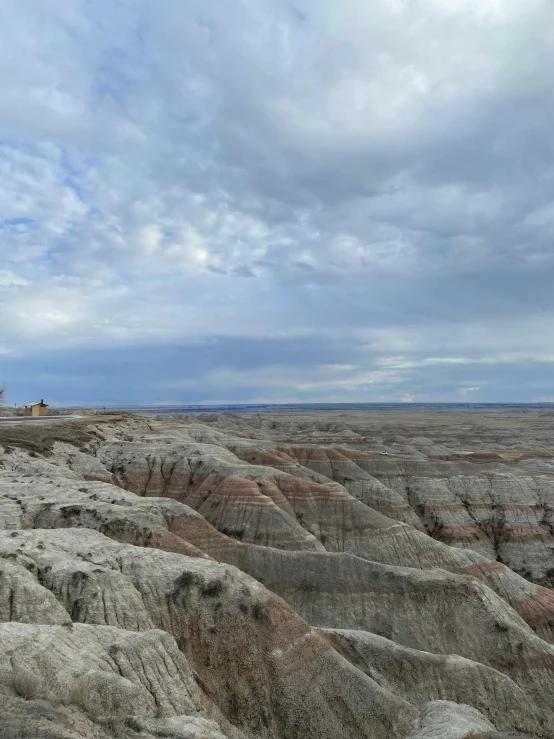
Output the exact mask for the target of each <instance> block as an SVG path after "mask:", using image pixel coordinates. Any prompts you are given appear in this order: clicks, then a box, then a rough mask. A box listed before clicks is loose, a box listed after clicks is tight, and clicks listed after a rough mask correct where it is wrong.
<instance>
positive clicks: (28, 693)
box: [11, 667, 42, 700]
mask: <svg viewBox="0 0 554 739" xmlns="http://www.w3.org/2000/svg"><path fill="white" fill-rule="evenodd" d="M11 686H12V689H13V691H14V692H15V693H16V694H17V695H18V696H19V697H20V698H25V700H33V699H35V698H39V697H40V695H41V692H42V691H41V686H40V678H39V677H38V675H36V674H35V673H34V672H31V671H30V670H27V669H25V668H23V667H20V668H16V669H14V671H13V676H12V680H11Z"/></svg>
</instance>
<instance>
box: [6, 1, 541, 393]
mask: <svg viewBox="0 0 554 739" xmlns="http://www.w3.org/2000/svg"><path fill="white" fill-rule="evenodd" d="M0 11H1V12H2V17H3V23H2V29H1V30H0V40H1V41H2V43H1V44H0V69H1V70H3V71H1V72H0V89H1V91H2V94H1V95H0V319H1V320H2V334H1V345H2V347H3V351H5V352H9V353H8V354H3V355H2V360H1V361H0V375H1V374H2V373H3V374H7V373H12V372H13V367H14V365H13V364H4V357H9V358H10V359H9V361H10V362H20V363H21V365H20V366H22V367H23V365H24V364H25V363H26V362H31V361H33V360H35V361H36V360H37V359H38V357H39V356H41V357H42V356H46V355H47V354H48V356H50V354H49V353H50V352H58V354H57V356H58V357H59V366H58V370H57V372H58V375H59V377H60V380H59V384H58V385H56V384H55V382H54V384H53V385H52V386H51V387H52V390H51V392H52V393H55V394H57V396H58V397H59V398H62V396H63V391H64V387H66V385H65V384H64V380H63V379H62V378H63V377H64V365H65V362H66V358H67V356H69V355H68V352H76V353H78V354H80V355H81V356H83V357H84V356H85V354H86V353H87V351H89V350H94V351H95V352H97V353H98V354H99V355H101V356H103V357H105V358H106V361H108V358H110V357H112V358H113V357H114V356H116V354H114V352H117V351H118V350H119V349H122V350H125V351H128V352H130V354H129V356H133V357H136V358H140V357H141V356H145V355H146V354H147V353H149V352H152V351H154V352H155V351H156V347H165V348H164V352H166V351H169V350H168V349H167V347H170V346H174V347H175V348H176V350H177V349H178V348H180V347H183V346H187V347H188V346H190V347H198V346H204V342H207V345H210V342H211V341H212V338H213V337H216V338H217V341H218V342H219V343H218V346H219V347H222V346H224V347H225V350H226V351H227V352H229V354H230V356H231V357H233V356H234V354H235V353H236V352H239V351H240V350H241V347H243V346H244V342H249V341H252V342H260V343H261V344H264V346H265V345H266V342H268V344H267V345H269V344H271V343H272V342H274V346H278V345H279V343H280V342H281V341H283V340H284V339H287V340H289V341H292V342H295V341H299V342H300V344H299V345H302V342H303V343H304V346H306V347H311V348H312V349H311V350H313V347H315V346H321V347H322V352H323V353H324V354H326V360H325V362H324V364H328V365H329V366H331V365H336V366H339V365H346V364H352V366H353V367H354V368H355V369H350V370H345V369H342V370H341V369H338V368H335V370H333V371H330V370H323V369H321V363H320V362H318V361H316V360H315V359H314V360H313V364H312V366H311V369H310V370H309V371H308V370H305V369H304V365H303V363H302V362H301V360H300V359H299V354H298V353H295V354H294V356H291V357H290V359H289V360H287V362H288V363H287V362H284V363H282V362H281V363H280V362H279V361H275V358H271V357H268V358H267V365H266V367H265V369H261V368H259V367H258V366H257V364H256V362H255V361H254V358H252V357H251V358H250V360H249V362H246V364H245V366H241V368H240V370H237V369H233V370H231V369H228V365H229V361H230V360H229V359H228V360H225V358H224V357H223V356H222V355H220V354H218V357H217V363H216V365H214V367H212V368H210V367H209V366H206V367H204V370H203V374H202V375H199V376H197V377H196V376H195V377H192V376H190V377H185V378H184V380H183V382H185V384H186V382H189V390H190V392H192V390H191V388H194V392H195V393H198V395H197V397H204V398H208V397H212V398H214V397H216V395H215V392H216V390H215V389H214V388H212V384H211V383H213V382H215V379H214V378H216V377H219V379H220V380H221V381H222V382H225V383H228V391H227V392H228V395H227V397H232V396H233V393H235V391H236V392H238V390H236V388H239V387H240V388H242V389H241V390H240V392H241V393H242V394H243V395H242V396H241V397H243V398H245V399H248V398H249V397H254V396H256V397H264V398H267V397H270V396H271V397H283V396H281V395H280V393H281V392H285V390H283V391H282V390H281V384H279V383H284V385H283V387H285V388H286V387H287V386H288V387H289V388H290V392H291V393H292V394H295V393H296V396H298V397H300V396H302V397H308V396H309V397H310V398H315V399H317V398H318V397H319V398H323V397H339V396H340V397H348V398H351V399H352V400H357V399H372V398H375V399H378V398H382V397H391V399H392V397H393V395H394V400H398V399H399V398H401V397H403V396H406V397H408V396H411V395H413V396H414V397H417V398H418V399H420V398H425V399H427V400H432V399H437V400H439V399H444V398H451V399H452V398H455V397H458V398H459V397H460V395H463V394H464V393H466V394H467V395H468V397H469V396H473V395H474V393H475V392H477V391H476V390H474V389H473V388H476V387H479V388H481V389H480V391H479V398H480V399H487V398H493V397H494V398H499V399H502V397H504V396H503V393H504V394H505V396H506V397H508V396H510V397H511V398H512V399H514V398H513V392H515V391H514V389H513V386H512V384H511V382H512V380H511V379H510V378H511V377H512V375H514V373H515V374H517V375H518V377H519V380H520V386H519V390H518V392H519V393H520V398H521V399H522V400H525V399H529V398H533V397H539V395H540V396H541V397H551V396H552V393H553V392H554V389H553V388H552V387H551V386H550V387H548V383H547V386H544V382H545V381H544V380H543V379H540V380H532V379H531V378H533V377H536V376H537V375H540V376H541V378H542V377H543V375H542V372H543V369H542V368H544V367H545V366H548V365H549V364H551V363H552V362H553V361H554V332H553V331H552V325H553V322H554V305H553V303H552V297H551V294H552V290H551V285H552V277H553V272H554V252H553V251H552V246H551V245H552V237H553V235H554V231H553V229H554V179H553V178H552V173H551V167H550V164H549V162H550V161H551V159H552V137H551V130H552V125H553V123H554V93H553V91H552V86H551V81H550V74H549V69H551V67H552V62H553V61H554V49H553V48H552V45H551V40H550V32H549V29H550V28H551V27H552V21H553V20H554V6H552V4H551V3H549V2H548V0H526V2H523V0H506V2H503V3H498V2H496V0H494V1H493V0H480V2H477V0H462V1H461V2H456V3H454V2H443V1H442V0H441V1H440V2H439V0H413V2H409V3H408V2H404V1H403V0H377V2H375V3H373V4H371V6H370V5H368V6H367V7H366V6H363V7H361V6H360V3H359V2H357V1H356V0H345V2H343V3H342V4H341V6H340V10H339V9H338V6H337V5H336V4H335V3H332V2H330V0H317V2H316V0H299V2H297V3H295V4H294V5H291V4H289V3H279V2H275V0H258V1H256V2H254V0H239V1H238V2H237V3H234V4H233V5H232V6H231V5H229V4H228V3H226V2H223V0H214V2H212V3H210V4H208V5H206V3H200V2H199V0H191V1H190V2H188V3H181V2H178V0H167V2H165V3H164V12H163V13H160V12H158V9H157V8H155V7H154V6H153V5H152V3H150V2H147V1H146V0H133V1H132V2H131V0H122V1H121V2H119V3H117V4H115V5H113V6H111V7H110V8H106V7H103V6H102V4H98V3H88V2H85V0H76V2H73V3H71V4H68V3H65V2H62V1H61V0H49V2H46V3H45V2H40V1H39V0H29V2H26V3H24V4H20V3H16V4H14V3H11V2H8V0H0ZM2 61H4V62H5V63H4V64H2V63H1V62H2ZM243 278H244V279H243ZM246 278H249V279H246ZM254 278H255V279H254ZM348 347H358V349H357V351H356V352H354V354H356V356H355V357H352V354H353V352H352V351H350V350H349V349H348ZM270 354H271V352H270ZM87 356H88V355H87ZM187 356H189V355H188V354H187ZM264 356H265V355H264ZM189 359H190V357H189ZM51 361H52V367H51V369H52V372H51V373H50V375H49V376H55V375H56V362H55V361H54V360H53V359H52V360H51ZM214 361H215V360H214ZM25 366H27V365H25ZM29 366H30V365H29ZM524 366H527V367H528V368H529V372H528V379H526V377H525V375H521V374H520V368H521V367H524ZM226 368H227V369H226ZM106 371H108V370H107V369H106ZM152 372H154V371H153V370H152ZM156 372H157V373H158V374H157V376H158V384H156V382H154V375H152V378H153V379H152V382H153V385H152V390H151V393H152V394H151V396H149V397H158V398H162V396H161V395H156V393H157V392H158V389H159V388H161V387H163V386H164V382H165V381H166V380H167V381H168V382H169V381H170V378H167V377H166V374H167V372H168V370H167V367H166V366H164V365H160V366H159V367H158V368H157V369H156ZM210 372H211V373H212V374H210ZM225 372H228V373H227V374H225ZM237 372H238V374H237ZM218 373H220V374H219V375H218ZM221 373H223V374H221ZM16 374H17V373H16ZM117 374H118V373H117V371H116V369H115V368H114V370H113V372H111V373H110V372H108V375H109V376H113V377H116V376H117ZM310 374H311V379H310ZM371 378H372V381H371V383H370V382H369V380H370V379H371ZM426 378H429V379H426ZM493 378H494V382H493ZM181 379H183V378H181ZM431 379H432V382H433V383H434V386H433V385H429V384H428V383H429V382H431ZM114 382H116V381H115V380H114ZM389 382H390V383H392V384H393V385H395V387H394V389H390V388H389V386H388V385H387V383H389ZM191 383H192V384H191ZM203 383H204V384H203ZM380 383H384V384H383V387H382V388H380V389H379V387H377V386H380ZM533 383H535V384H533ZM536 383H538V384H539V385H540V386H541V388H542V389H541V390H540V392H539V390H538V389H537V386H536ZM12 384H13V381H12ZM287 384H288V385H287ZM370 384H371V388H370V389H369V390H368V388H369V385H370ZM404 384H405V386H404ZM396 385H397V386H398V387H396ZM366 386H367V387H366ZM543 386H544V387H543ZM182 387H185V385H183V386H182ZM249 387H250V388H251V394H250V395H249ZM56 388H57V389H56ZM202 388H204V390H202ZM233 388H235V390H233ZM72 392H73V391H72ZM87 392H89V391H88V390H87V383H86V381H85V380H84V379H83V381H82V388H81V389H79V388H75V391H74V396H75V397H79V398H81V399H86V397H87ZM91 392H92V391H91ZM119 392H120V395H121V398H122V400H123V396H124V395H125V394H126V393H127V392H128V391H127V389H126V388H125V386H121V389H120V391H119ZM129 392H130V391H129ZM35 394H36V393H33V396H34V395H35ZM39 394H40V393H39ZM272 394H273V395H272ZM296 396H295V397H296ZM217 397H223V396H221V395H219V396H217Z"/></svg>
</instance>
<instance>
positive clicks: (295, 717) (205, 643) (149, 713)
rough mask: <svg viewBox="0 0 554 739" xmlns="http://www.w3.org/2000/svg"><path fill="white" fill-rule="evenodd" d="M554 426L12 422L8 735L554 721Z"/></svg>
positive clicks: (493, 732)
mask: <svg viewBox="0 0 554 739" xmlns="http://www.w3.org/2000/svg"><path fill="white" fill-rule="evenodd" d="M553 420H554V416H553V415H549V414H548V413H547V412H546V411H528V412H526V413H521V412H520V413H516V412H514V411H495V412H494V413H492V412H489V413H487V414H485V413H477V412H476V411H466V412H464V411H457V412H455V413H454V412H452V411H450V412H446V411H444V412H440V411H435V412H431V411H426V412H418V411H415V410H414V411H405V412H402V413H400V412H392V411H389V412H383V413H378V412H376V411H373V412H365V413H362V412H359V413H354V412H349V413H346V412H345V413H341V412H319V413H317V414H314V413H312V414H307V413H300V412H297V413H294V414H288V415H287V414H284V413H267V414H266V415H263V416H261V415H255V414H246V413H241V414H198V415H188V416H171V417H169V416H167V417H156V418H153V417H148V416H144V417H139V416H124V415H120V416H109V415H108V416H90V417H88V418H84V419H79V420H63V421H58V420H56V421H53V422H48V421H46V422H39V423H36V424H32V423H29V422H21V423H10V424H0V645H1V648H0V692H1V693H2V700H1V704H0V705H1V706H2V708H0V717H1V719H2V720H1V721H0V739H2V738H3V737H6V739H7V738H8V737H10V738H11V737H14V738H15V737H22V738H26V739H31V737H32V738H33V739H34V738H35V737H45V738H47V739H55V738H56V739H78V738H81V737H93V738H94V737H97V738H98V739H105V738H106V737H122V738H125V739H127V738H129V739H130V738H131V737H133V738H135V739H150V738H151V737H168V738H169V739H172V738H173V739H201V738H203V739H206V738H209V739H222V738H225V737H227V739H258V738H261V739H311V738H313V739H320V738H321V739H342V738H344V739H347V738H348V739H350V738H352V737H356V738H358V737H359V738H361V739H363V738H365V737H367V739H369V738H370V737H371V738H372V739H374V738H375V739H381V738H382V739H385V738H387V739H389V738H390V737H393V738H394V737H398V738H399V739H404V737H409V738H410V739H420V738H421V739H423V738H427V737H429V739H431V738H433V739H434V738H435V737H436V738H437V739H438V738H439V737H442V738H444V737H452V738H453V739H458V737H459V738H460V739H462V737H467V736H470V735H471V736H473V737H475V736H487V737H488V736H490V737H493V736H496V737H497V738H498V739H500V737H501V736H516V735H519V736H521V735H525V736H536V737H554V712H553V711H554V705H553V697H552V696H553V695H554V590H552V589H551V587H550V586H551V585H553V584H554V578H553V574H554V536H553V530H552V525H551V519H552V511H553V508H554V477H553V472H554V466H553V462H552V457H553V456H554V452H552V450H553V449H554V439H553V438H552V436H553V433H554V432H553V431H552V423H551V422H552V421H553ZM383 452H387V454H386V455H385V454H383Z"/></svg>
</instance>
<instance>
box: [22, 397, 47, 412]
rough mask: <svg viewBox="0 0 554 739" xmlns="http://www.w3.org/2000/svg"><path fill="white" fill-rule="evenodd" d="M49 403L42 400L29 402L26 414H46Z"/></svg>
mask: <svg viewBox="0 0 554 739" xmlns="http://www.w3.org/2000/svg"><path fill="white" fill-rule="evenodd" d="M47 408H48V404H47V403H45V402H44V400H41V401H40V403H27V405H26V406H25V415H26V416H46V414H47V413H48V410H47Z"/></svg>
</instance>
